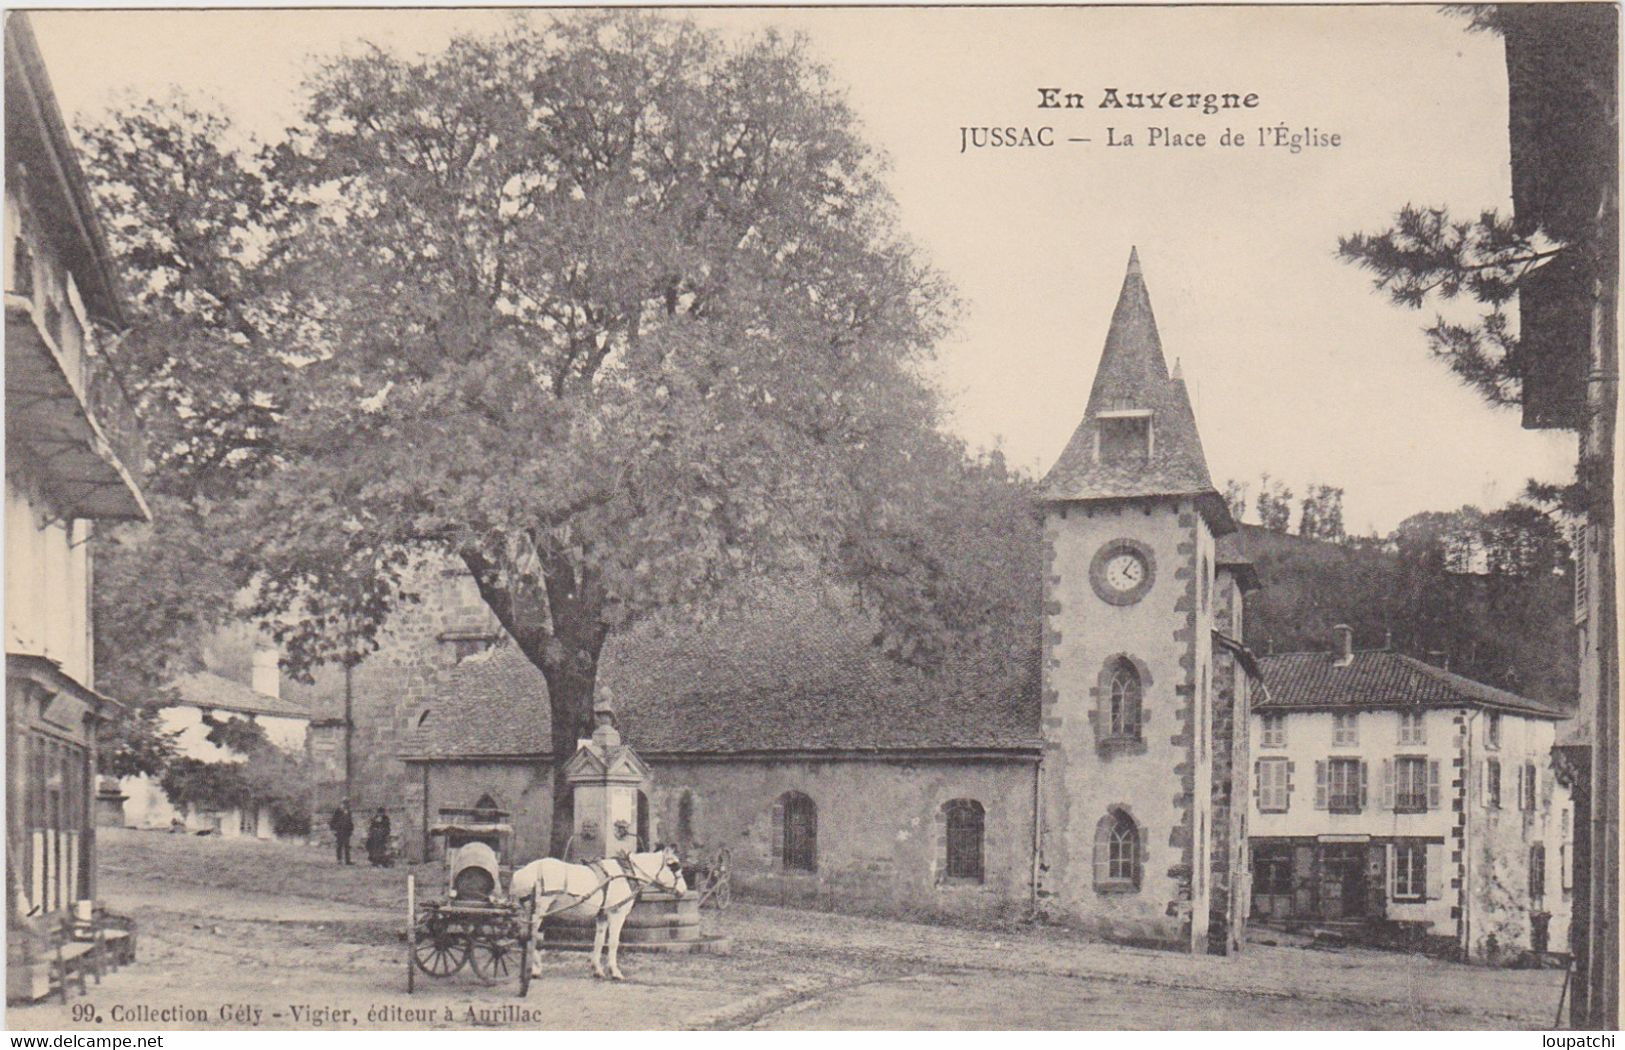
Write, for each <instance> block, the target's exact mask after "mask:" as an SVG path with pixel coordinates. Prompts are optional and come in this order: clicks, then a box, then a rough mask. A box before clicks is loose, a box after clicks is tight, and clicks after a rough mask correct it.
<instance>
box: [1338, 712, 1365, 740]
mask: <svg viewBox="0 0 1625 1050" xmlns="http://www.w3.org/2000/svg"><path fill="white" fill-rule="evenodd" d="M1358 719H1359V716H1358V715H1357V714H1356V713H1355V712H1353V711H1348V712H1339V713H1337V714H1334V715H1332V746H1333V747H1358V746H1359V743H1360V724H1359V721H1358Z"/></svg>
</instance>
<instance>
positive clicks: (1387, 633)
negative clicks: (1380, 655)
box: [1382, 627, 1394, 652]
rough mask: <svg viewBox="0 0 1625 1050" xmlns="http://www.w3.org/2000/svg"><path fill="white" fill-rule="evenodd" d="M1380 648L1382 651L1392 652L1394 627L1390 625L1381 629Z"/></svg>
mask: <svg viewBox="0 0 1625 1050" xmlns="http://www.w3.org/2000/svg"><path fill="white" fill-rule="evenodd" d="M1382 650H1383V652H1393V650H1394V629H1393V628H1392V627H1384V628H1383V629H1382Z"/></svg>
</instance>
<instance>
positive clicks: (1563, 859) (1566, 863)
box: [1557, 842, 1574, 891]
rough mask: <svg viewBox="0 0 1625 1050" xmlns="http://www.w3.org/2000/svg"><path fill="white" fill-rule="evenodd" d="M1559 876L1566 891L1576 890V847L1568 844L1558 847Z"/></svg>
mask: <svg viewBox="0 0 1625 1050" xmlns="http://www.w3.org/2000/svg"><path fill="white" fill-rule="evenodd" d="M1557 875H1558V877H1559V878H1561V879H1562V880H1563V889H1564V890H1565V891H1567V890H1572V889H1574V847H1573V846H1572V845H1571V844H1569V843H1567V842H1564V843H1561V844H1559V845H1558V847H1557Z"/></svg>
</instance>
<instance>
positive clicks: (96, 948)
mask: <svg viewBox="0 0 1625 1050" xmlns="http://www.w3.org/2000/svg"><path fill="white" fill-rule="evenodd" d="M13 929H14V931H15V932H16V933H17V934H19V935H20V936H19V937H18V941H19V942H20V943H19V944H18V945H16V947H17V948H19V949H20V951H21V957H20V958H16V959H15V961H16V962H17V963H20V964H21V965H20V966H19V969H20V970H21V971H22V972H20V973H19V974H17V975H16V977H17V979H15V980H10V979H8V981H7V995H8V997H11V996H16V997H18V998H23V999H30V1000H37V999H43V998H45V997H46V996H48V995H50V994H51V992H53V991H54V992H56V993H57V994H58V995H59V996H61V998H62V1001H63V1002H64V1003H65V1002H67V1001H68V986H69V985H70V984H76V985H77V986H78V989H79V994H80V995H84V994H86V991H87V987H86V982H85V978H86V976H87V975H89V976H92V977H94V978H95V979H96V983H97V984H100V983H101V982H102V974H103V972H105V971H110V970H115V969H117V968H118V967H119V966H122V965H125V964H126V963H132V962H134V961H135V946H136V928H135V921H134V920H133V919H130V918H127V917H125V916H123V915H118V914H115V913H113V912H110V911H108V910H107V909H106V908H105V907H103V906H102V905H101V904H99V903H98V904H97V905H96V906H95V908H93V909H92V911H91V917H90V919H89V920H81V919H79V918H77V917H75V916H74V914H73V913H72V912H71V911H66V910H64V911H59V912H52V913H51V914H49V915H32V916H28V917H26V918H23V919H22V920H20V922H19V924H18V925H17V926H15V927H13Z"/></svg>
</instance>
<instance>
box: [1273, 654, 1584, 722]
mask: <svg viewBox="0 0 1625 1050" xmlns="http://www.w3.org/2000/svg"><path fill="white" fill-rule="evenodd" d="M1258 662H1259V663H1260V665H1262V667H1263V671H1264V687H1265V689H1267V690H1268V695H1267V696H1264V697H1260V698H1259V699H1258V700H1257V701H1256V702H1255V703H1254V705H1253V706H1254V709H1255V710H1260V711H1268V710H1272V709H1282V710H1285V709H1294V710H1301V709H1304V708H1322V707H1323V708H1333V707H1453V706H1457V705H1467V706H1472V707H1488V708H1494V709H1497V710H1503V711H1512V712H1516V713H1519V714H1529V715H1536V716H1539V717H1543V718H1567V717H1569V716H1570V714H1571V712H1568V711H1564V710H1563V709H1562V708H1559V707H1555V706H1553V705H1550V704H1545V703H1541V702H1540V701H1538V700H1530V699H1529V698H1528V697H1523V696H1519V695H1518V694H1516V693H1509V692H1507V691H1506V690H1504V689H1497V688H1495V687H1494V686H1488V685H1485V684H1484V683H1482V682H1475V681H1473V680H1472V679H1471V678H1463V677H1462V676H1461V675H1459V674H1452V673H1451V672H1449V671H1446V670H1444V669H1443V668H1439V667H1435V666H1433V665H1432V664H1430V663H1425V662H1423V661H1421V660H1418V659H1416V658H1415V657H1411V656H1406V655H1404V654H1403V653H1396V652H1392V651H1390V650H1386V649H1379V650H1372V651H1368V652H1357V653H1355V654H1354V658H1353V661H1352V662H1351V663H1350V664H1349V665H1348V666H1347V667H1338V666H1337V664H1336V654H1335V653H1329V652H1324V653H1280V654H1275V655H1270V656H1260V657H1259V658H1258Z"/></svg>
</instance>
